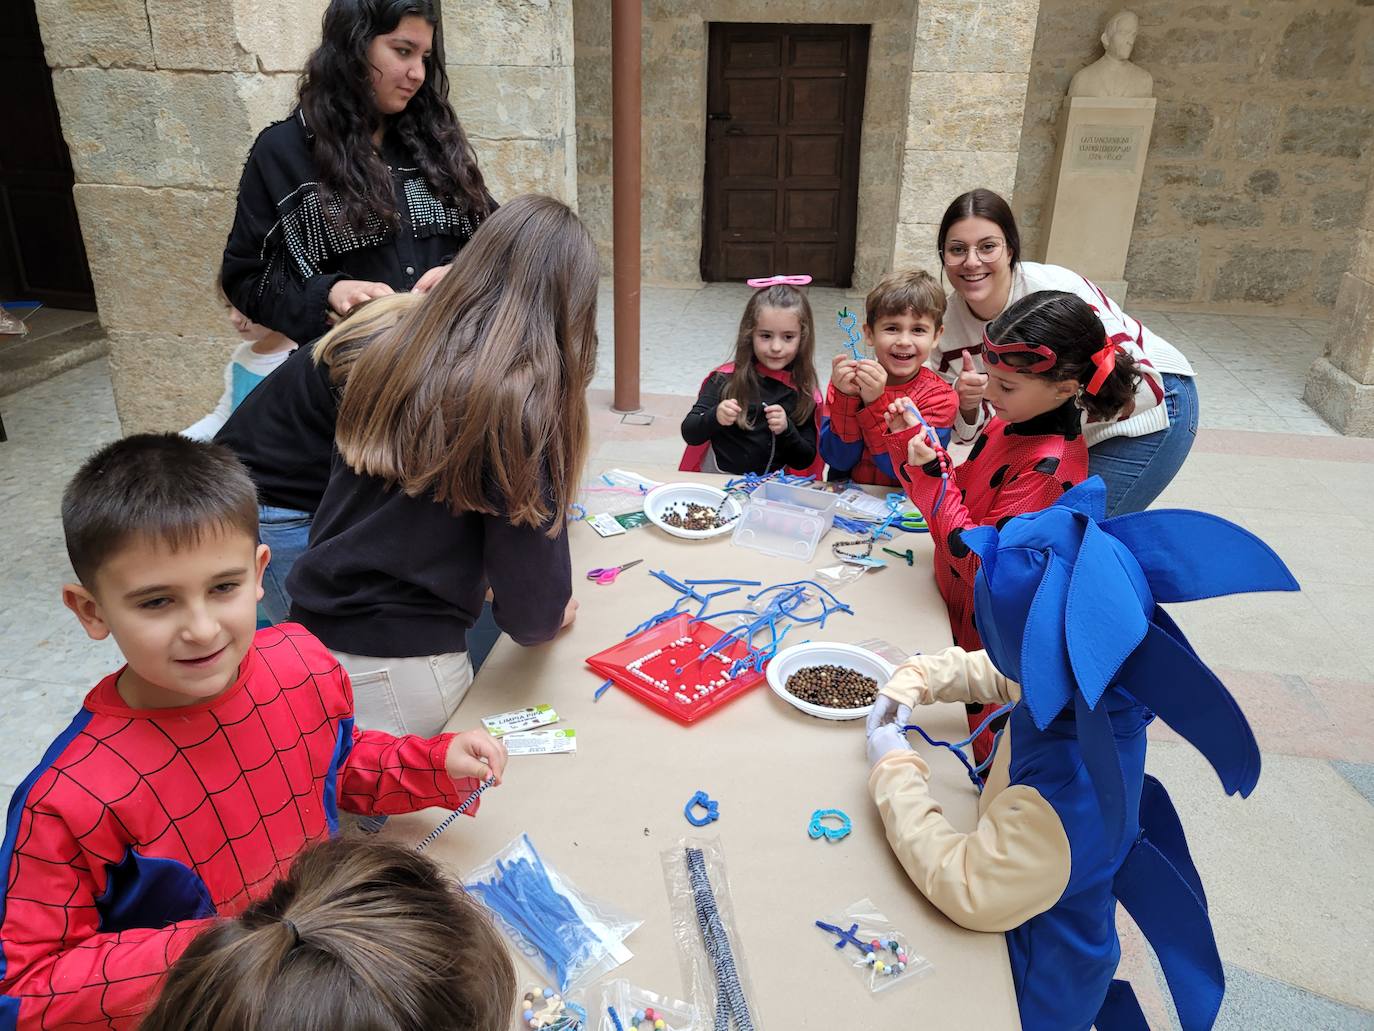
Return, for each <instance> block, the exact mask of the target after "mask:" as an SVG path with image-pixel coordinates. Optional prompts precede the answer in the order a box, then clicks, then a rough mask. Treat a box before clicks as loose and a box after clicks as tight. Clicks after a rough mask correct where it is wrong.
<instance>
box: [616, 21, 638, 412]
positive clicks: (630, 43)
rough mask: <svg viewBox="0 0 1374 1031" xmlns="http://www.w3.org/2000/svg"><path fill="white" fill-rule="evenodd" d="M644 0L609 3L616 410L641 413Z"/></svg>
mask: <svg viewBox="0 0 1374 1031" xmlns="http://www.w3.org/2000/svg"><path fill="white" fill-rule="evenodd" d="M642 3H643V0H613V2H612V5H611V162H612V166H611V221H612V227H613V228H612V238H613V251H612V253H613V257H612V264H613V274H612V282H613V283H614V287H615V397H614V399H613V400H612V402H611V408H612V409H613V410H615V411H617V412H634V411H638V409H639V407H640V405H639V292H640V273H641V269H640V250H639V249H640V224H639V202H640V189H641V185H642V184H641V177H640V162H639V141H640V114H641V111H640V107H641V102H640V63H641V62H640V47H641V42H640V40H641V36H640V32H641V28H640V23H641V19H642V12H641V5H642Z"/></svg>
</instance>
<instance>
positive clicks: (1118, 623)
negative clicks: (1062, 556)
mask: <svg viewBox="0 0 1374 1031" xmlns="http://www.w3.org/2000/svg"><path fill="white" fill-rule="evenodd" d="M1063 613H1064V633H1065V637H1066V639H1067V641H1068V648H1069V661H1070V662H1071V663H1072V664H1073V673H1074V677H1075V679H1076V680H1077V681H1078V689H1079V690H1080V691H1081V692H1083V695H1084V697H1086V698H1087V700H1088V705H1089V706H1090V707H1091V706H1095V705H1097V702H1098V699H1100V698H1101V697H1102V693H1103V692H1104V691H1106V690H1107V685H1109V684H1110V683H1111V682H1112V680H1113V678H1115V677H1116V674H1117V673H1118V671H1120V669H1121V666H1122V664H1123V663H1125V661H1126V659H1127V658H1128V657H1129V656H1130V654H1131V652H1133V651H1135V648H1136V646H1137V645H1138V644H1140V642H1141V641H1142V640H1143V639H1144V637H1145V632H1146V630H1147V629H1149V623H1148V621H1147V620H1146V619H1145V613H1144V612H1142V611H1141V608H1140V599H1139V598H1138V597H1137V596H1136V592H1135V588H1134V587H1132V586H1131V581H1130V577H1129V576H1128V575H1127V573H1126V569H1125V567H1124V566H1122V564H1121V560H1120V559H1119V558H1118V557H1117V553H1116V551H1115V550H1114V549H1113V548H1112V545H1111V543H1110V542H1109V541H1108V539H1107V537H1106V536H1105V535H1104V534H1103V532H1102V531H1101V530H1100V529H1098V527H1097V524H1096V523H1092V522H1089V523H1088V524H1087V526H1086V527H1085V528H1084V533H1083V543H1082V545H1081V546H1080V547H1079V549H1078V560H1077V561H1076V562H1075V563H1074V566H1073V576H1072V578H1071V580H1070V582H1069V593H1068V599H1067V604H1066V606H1065V608H1064V610H1063Z"/></svg>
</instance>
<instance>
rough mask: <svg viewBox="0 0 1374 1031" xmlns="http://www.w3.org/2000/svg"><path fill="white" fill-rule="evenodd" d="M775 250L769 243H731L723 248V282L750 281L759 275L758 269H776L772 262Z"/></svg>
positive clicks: (773, 261) (775, 263) (774, 263)
mask: <svg viewBox="0 0 1374 1031" xmlns="http://www.w3.org/2000/svg"><path fill="white" fill-rule="evenodd" d="M774 251H775V248H774V246H773V244H771V243H740V242H733V243H730V244H729V245H727V246H726V248H725V262H724V264H725V274H724V275H723V276H722V277H721V278H722V279H725V280H743V279H752V278H753V277H754V276H757V275H760V274H761V273H760V272H759V269H765V268H767V269H771V268H776V267H777V262H776V261H775V260H774V257H773V255H774Z"/></svg>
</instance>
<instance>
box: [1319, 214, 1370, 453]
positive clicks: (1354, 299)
mask: <svg viewBox="0 0 1374 1031" xmlns="http://www.w3.org/2000/svg"><path fill="white" fill-rule="evenodd" d="M1303 400H1305V401H1306V402H1307V403H1308V404H1309V405H1311V406H1312V407H1313V408H1315V409H1316V410H1317V412H1318V413H1319V414H1320V415H1321V417H1322V418H1323V419H1325V420H1326V421H1327V422H1329V423H1330V424H1331V425H1332V426H1334V427H1336V429H1338V430H1340V431H1341V432H1342V433H1345V434H1349V435H1350V436H1355V437H1374V189H1371V190H1370V192H1369V196H1368V197H1367V198H1366V200H1365V206H1364V217H1363V218H1362V219H1361V222H1360V225H1359V227H1358V228H1357V229H1356V230H1355V254H1354V257H1353V258H1352V260H1351V264H1350V268H1349V270H1348V271H1347V272H1346V273H1345V275H1344V276H1342V277H1341V285H1340V290H1339V292H1338V293H1337V294H1336V310H1335V312H1334V313H1333V315H1332V319H1331V338H1330V340H1328V341H1327V344H1326V353H1325V354H1323V355H1322V357H1320V358H1318V359H1317V360H1316V361H1315V362H1313V363H1312V368H1311V370H1310V371H1309V372H1308V373H1307V389H1306V390H1305V391H1304V392H1303Z"/></svg>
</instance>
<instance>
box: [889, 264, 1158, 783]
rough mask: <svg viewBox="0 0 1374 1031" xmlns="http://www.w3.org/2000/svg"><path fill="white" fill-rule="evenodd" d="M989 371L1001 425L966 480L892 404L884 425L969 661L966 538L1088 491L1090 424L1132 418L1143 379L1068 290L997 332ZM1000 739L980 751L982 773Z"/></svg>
mask: <svg viewBox="0 0 1374 1031" xmlns="http://www.w3.org/2000/svg"><path fill="white" fill-rule="evenodd" d="M983 359H984V362H985V365H986V368H987V373H988V384H987V388H986V391H985V393H984V398H985V399H986V401H987V402H988V404H989V406H990V407H991V408H992V411H993V413H994V417H993V418H992V419H990V420H989V421H988V422H987V424H986V425H985V426H984V427H983V431H982V433H981V434H980V435H979V437H978V439H977V441H976V442H975V443H974V445H973V450H972V451H971V452H969V456H968V458H967V459H966V460H965V461H964V462H963V463H962V464H961V465H960V466H959V467H958V468H957V469H955V468H953V464H952V463H951V462H950V459H949V455H948V454H947V453H946V452H945V450H944V448H943V447H942V446H941V445H940V443H939V440H938V438H937V437H936V436H935V435H934V434H933V433H930V432H928V431H927V429H926V427H925V425H924V420H923V419H922V417H921V414H920V413H919V412H918V411H917V410H916V409H915V407H914V406H913V405H911V404H910V403H909V402H906V403H904V402H894V403H893V405H892V406H891V407H890V409H889V411H888V413H887V425H888V434H887V438H886V443H887V447H888V454H889V456H890V457H891V459H892V467H893V468H894V469H896V470H897V471H898V478H899V479H900V480H901V481H902V487H903V489H904V490H905V491H906V495H907V497H908V498H910V499H911V501H912V503H913V504H914V505H915V506H916V507H917V508H919V509H920V510H921V512H922V514H924V515H925V517H926V521H927V523H928V524H929V525H930V535H931V539H932V540H933V541H934V543H935V581H936V584H937V585H938V586H939V588H940V595H941V597H943V598H944V599H945V605H946V607H947V608H948V609H949V623H950V630H951V631H952V632H953V636H954V643H955V644H956V645H958V646H959V647H961V648H964V649H966V650H969V651H972V650H976V649H978V648H981V647H982V641H981V639H980V638H979V636H978V630H977V628H976V626H975V624H974V618H973V582H974V577H975V575H976V574H977V572H978V556H977V555H975V554H973V552H972V551H970V549H969V547H968V546H967V545H966V544H965V543H964V541H963V539H962V534H963V533H964V531H965V530H969V529H972V528H973V527H975V526H994V527H1001V526H1002V524H1004V523H1005V522H1007V520H1009V519H1012V518H1013V517H1015V516H1019V515H1025V514H1027V513H1030V512H1038V511H1040V510H1041V509H1044V508H1048V507H1049V506H1050V505H1052V504H1054V503H1055V502H1056V501H1058V500H1059V498H1060V497H1061V496H1062V495H1063V494H1064V492H1065V491H1067V490H1069V489H1070V488H1072V487H1073V486H1074V485H1075V484H1078V483H1081V482H1082V481H1083V480H1084V479H1086V478H1087V476H1088V447H1087V444H1086V442H1085V441H1084V439H1083V422H1084V420H1083V415H1084V413H1086V414H1087V417H1088V421H1089V422H1093V421H1111V420H1115V419H1120V418H1124V417H1127V416H1129V414H1130V408H1131V405H1132V398H1133V397H1134V394H1135V389H1136V386H1137V385H1138V383H1139V379H1140V371H1139V369H1138V367H1137V366H1136V363H1135V361H1134V360H1133V359H1132V358H1131V356H1130V355H1129V354H1127V353H1126V352H1125V351H1123V350H1122V349H1121V348H1120V347H1119V346H1118V345H1117V344H1116V343H1114V342H1112V341H1111V340H1109V339H1107V333H1106V330H1105V329H1104V328H1103V325H1102V322H1101V320H1099V319H1098V317H1097V313H1096V312H1094V311H1093V309H1092V307H1091V306H1090V305H1089V304H1088V303H1087V302H1086V301H1084V300H1083V299H1082V298H1080V297H1078V296H1077V295H1075V294H1071V293H1067V292H1064V291H1061V290H1041V291H1039V292H1037V293H1033V294H1028V295H1027V296H1025V297H1023V298H1022V299H1021V300H1019V301H1017V302H1016V303H1014V304H1013V305H1011V307H1009V308H1007V310H1006V311H1004V312H1003V313H1002V314H1001V315H1000V316H999V317H998V318H997V319H996V321H994V322H992V323H990V324H989V325H988V327H987V330H986V331H985V334H984V338H983ZM982 716H983V706H981V705H970V706H969V726H970V729H977V727H978V724H979V723H980V722H981V721H982ZM996 729H997V728H995V727H987V728H985V729H984V731H983V733H982V734H981V735H980V736H979V737H978V739H977V740H976V741H975V742H974V755H975V757H976V758H977V759H978V760H979V761H980V762H981V761H982V760H983V759H985V758H986V757H987V755H988V753H989V751H990V750H991V747H992V739H993V734H994V732H995V730H996Z"/></svg>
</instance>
